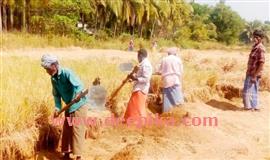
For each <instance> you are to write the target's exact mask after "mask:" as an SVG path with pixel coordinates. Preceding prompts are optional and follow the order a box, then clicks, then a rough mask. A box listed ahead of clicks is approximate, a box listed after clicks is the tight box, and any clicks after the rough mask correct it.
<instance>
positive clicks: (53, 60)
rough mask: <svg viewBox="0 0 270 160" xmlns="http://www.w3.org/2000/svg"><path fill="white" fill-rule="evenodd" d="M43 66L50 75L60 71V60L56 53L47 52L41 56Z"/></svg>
mask: <svg viewBox="0 0 270 160" xmlns="http://www.w3.org/2000/svg"><path fill="white" fill-rule="evenodd" d="M41 66H42V67H43V68H44V69H46V72H47V73H48V74H49V75H51V76H54V75H55V74H56V73H57V72H58V67H59V62H58V59H57V57H56V56H55V55H50V54H45V55H43V56H42V58H41Z"/></svg>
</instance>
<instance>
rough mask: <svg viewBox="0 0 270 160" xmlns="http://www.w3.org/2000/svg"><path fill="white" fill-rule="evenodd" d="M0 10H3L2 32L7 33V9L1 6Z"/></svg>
mask: <svg viewBox="0 0 270 160" xmlns="http://www.w3.org/2000/svg"><path fill="white" fill-rule="evenodd" d="M2 9H3V31H7V7H6V5H3V6H2Z"/></svg>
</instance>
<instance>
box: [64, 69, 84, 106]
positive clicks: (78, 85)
mask: <svg viewBox="0 0 270 160" xmlns="http://www.w3.org/2000/svg"><path fill="white" fill-rule="evenodd" d="M67 78H68V80H69V82H70V83H71V84H72V86H73V87H74V95H73V98H75V99H76V98H77V97H78V95H79V93H80V92H81V91H82V90H83V84H82V82H81V81H80V79H79V77H78V76H76V75H75V74H74V73H73V71H71V70H69V72H68V74H67ZM77 101H79V99H78V100H77Z"/></svg>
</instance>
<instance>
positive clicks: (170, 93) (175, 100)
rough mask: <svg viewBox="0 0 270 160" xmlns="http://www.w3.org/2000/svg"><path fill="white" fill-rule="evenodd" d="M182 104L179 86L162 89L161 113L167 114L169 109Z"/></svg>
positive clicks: (182, 98) (182, 99) (182, 97)
mask: <svg viewBox="0 0 270 160" xmlns="http://www.w3.org/2000/svg"><path fill="white" fill-rule="evenodd" d="M183 103H184V96H183V93H182V91H181V88H180V86H179V85H174V86H172V87H168V88H163V109H162V112H168V111H169V110H170V109H171V108H173V107H175V106H177V105H180V104H183Z"/></svg>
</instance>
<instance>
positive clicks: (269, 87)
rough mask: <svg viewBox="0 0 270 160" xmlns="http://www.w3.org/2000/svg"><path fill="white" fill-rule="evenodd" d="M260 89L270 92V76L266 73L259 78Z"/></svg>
mask: <svg viewBox="0 0 270 160" xmlns="http://www.w3.org/2000/svg"><path fill="white" fill-rule="evenodd" d="M260 90H262V91H268V92H270V78H269V77H268V76H267V75H265V76H262V78H261V80H260Z"/></svg>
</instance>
